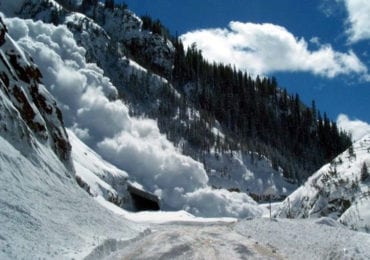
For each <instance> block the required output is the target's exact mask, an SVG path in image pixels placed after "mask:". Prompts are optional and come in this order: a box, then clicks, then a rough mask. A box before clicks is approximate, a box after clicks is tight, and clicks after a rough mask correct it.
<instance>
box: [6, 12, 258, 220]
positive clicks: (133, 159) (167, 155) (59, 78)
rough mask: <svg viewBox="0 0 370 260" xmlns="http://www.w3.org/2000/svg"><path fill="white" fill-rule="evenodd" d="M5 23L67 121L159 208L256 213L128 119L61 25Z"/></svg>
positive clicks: (144, 125)
mask: <svg viewBox="0 0 370 260" xmlns="http://www.w3.org/2000/svg"><path fill="white" fill-rule="evenodd" d="M6 23H7V24H8V27H9V34H10V35H12V36H14V37H15V41H16V42H17V43H18V44H19V45H20V46H21V47H22V48H24V49H25V50H27V52H29V53H30V55H31V56H32V57H33V58H34V60H35V63H36V64H37V65H38V67H39V69H40V70H41V73H42V74H43V83H44V84H45V86H46V87H47V88H48V90H49V91H50V92H51V93H52V94H53V95H54V97H55V98H56V99H57V101H58V103H59V104H60V106H61V108H62V112H63V115H64V119H65V124H66V126H67V127H70V128H71V129H72V131H74V132H75V133H76V134H77V135H79V136H78V137H79V138H81V139H82V141H84V142H85V143H86V144H87V145H88V146H89V147H91V148H92V149H93V150H95V151H96V152H98V153H99V155H100V156H102V158H104V159H105V160H107V161H109V162H110V163H113V164H114V165H116V166H117V167H118V168H120V169H122V170H124V171H126V172H127V173H128V174H129V175H130V177H131V178H132V180H133V181H137V182H139V183H141V184H142V185H143V186H144V188H145V189H147V190H148V191H150V192H153V193H155V194H156V195H158V196H159V197H160V198H161V200H162V201H163V203H162V204H161V206H162V207H163V208H164V209H171V210H181V209H189V210H191V213H194V214H200V216H220V215H223V216H229V217H238V216H240V217H245V216H249V214H257V215H258V214H259V213H260V210H259V209H258V208H256V204H255V203H254V202H253V201H252V200H251V199H250V198H248V196H247V195H245V194H243V195H241V194H236V193H231V192H227V191H225V190H224V191H221V192H220V191H212V190H211V189H209V188H208V185H207V184H208V176H207V174H206V172H205V170H204V168H203V165H202V164H201V163H199V162H197V161H195V160H193V159H191V158H190V157H187V156H184V155H181V154H180V153H179V151H178V150H177V149H176V147H174V146H173V144H172V143H170V142H169V141H168V140H167V139H166V137H165V136H164V135H162V134H161V133H160V131H159V129H158V126H157V123H156V122H155V121H153V120H149V119H140V118H134V117H130V115H129V113H128V108H127V106H126V105H125V104H124V103H123V102H122V101H120V100H115V99H112V98H111V97H112V96H114V95H115V94H116V93H117V90H116V89H115V87H114V86H113V85H112V83H111V82H110V80H109V79H108V78H106V77H105V76H104V75H103V71H102V70H101V69H99V68H98V67H97V66H96V65H95V64H91V63H87V62H86V60H85V57H84V55H85V53H86V52H85V50H84V49H83V48H82V47H79V46H78V45H77V43H76V42H75V40H74V38H73V34H72V33H71V32H70V31H69V30H68V29H67V27H66V26H54V25H50V24H44V23H42V22H40V21H38V22H33V21H31V20H22V19H19V18H10V19H6ZM80 166H81V165H77V167H78V169H79V170H80V172H81V173H83V172H84V171H83V170H82V169H81V167H80ZM86 179H87V178H86ZM90 181H94V180H91V179H90ZM96 181H97V180H95V181H94V182H95V183H96ZM100 186H102V185H100ZM105 188H106V189H109V187H107V186H105ZM95 189H97V187H95ZM197 190H199V191H200V192H196V191H197ZM212 193H213V194H212ZM202 197H203V198H202ZM206 197H212V198H213V199H215V200H216V201H213V202H214V203H215V204H217V203H218V202H219V204H218V205H219V206H218V207H215V208H214V209H212V211H210V212H209V213H208V211H206V210H202V207H204V206H207V204H208V202H207V201H206V199H205V198H206ZM230 203H233V204H232V205H230ZM239 203H243V205H239ZM249 203H251V204H250V206H251V209H250V210H248V206H249ZM208 214H210V215H208Z"/></svg>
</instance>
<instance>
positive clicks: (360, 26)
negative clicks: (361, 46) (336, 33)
mask: <svg viewBox="0 0 370 260" xmlns="http://www.w3.org/2000/svg"><path fill="white" fill-rule="evenodd" d="M337 1H338V2H343V3H344V5H345V7H346V9H347V12H348V20H347V23H348V26H349V28H348V30H347V33H348V35H349V41H350V42H351V43H355V42H358V41H361V40H366V39H370V15H369V14H370V1H368V0H337Z"/></svg>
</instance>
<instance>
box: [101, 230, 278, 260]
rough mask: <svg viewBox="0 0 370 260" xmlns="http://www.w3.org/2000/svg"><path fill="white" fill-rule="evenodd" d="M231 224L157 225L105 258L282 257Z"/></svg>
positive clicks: (274, 250) (271, 248)
mask: <svg viewBox="0 0 370 260" xmlns="http://www.w3.org/2000/svg"><path fill="white" fill-rule="evenodd" d="M234 225H235V224H234V223H232V224H194V223H193V224H185V225H184V224H181V225H178V224H166V225H156V226H153V227H152V230H151V232H150V233H149V234H148V235H145V236H142V237H141V238H139V239H136V240H134V241H132V242H130V243H127V244H126V245H125V246H124V247H123V248H120V249H119V250H118V251H115V252H114V253H113V254H111V255H110V256H109V257H108V258H107V259H125V260H126V259H283V257H282V256H281V255H279V254H278V252H276V249H274V248H273V247H271V246H263V245H261V244H259V243H258V242H257V241H254V240H253V239H252V238H251V237H245V236H242V235H240V234H239V233H237V232H236V231H235V230H234V228H233V227H234Z"/></svg>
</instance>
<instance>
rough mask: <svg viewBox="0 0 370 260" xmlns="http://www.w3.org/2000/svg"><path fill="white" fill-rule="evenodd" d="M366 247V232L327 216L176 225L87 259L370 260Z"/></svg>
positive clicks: (368, 240)
mask: <svg viewBox="0 0 370 260" xmlns="http://www.w3.org/2000/svg"><path fill="white" fill-rule="evenodd" d="M108 244H109V243H108ZM369 245H370V235H369V234H366V233H362V232H354V231H351V230H349V229H347V228H345V227H343V226H341V225H340V224H339V223H337V222H335V221H334V220H332V219H328V218H321V219H311V220H310V219H307V220H289V219H274V220H273V221H270V220H269V219H266V218H262V219H253V220H240V221H238V222H233V223H220V222H216V223H194V222H189V223H184V222H182V223H180V222H176V223H167V224H160V225H158V224H152V225H150V232H145V233H144V234H142V235H140V236H139V237H137V238H135V239H133V240H131V241H130V242H127V241H126V242H124V241H123V242H122V243H119V244H117V245H115V246H113V247H110V248H108V247H105V248H104V247H103V248H102V249H104V250H97V253H98V254H95V255H93V257H88V258H87V259H125V260H126V259H171V260H172V259H294V260H295V259H309V260H313V259H370V252H369V250H368V249H369Z"/></svg>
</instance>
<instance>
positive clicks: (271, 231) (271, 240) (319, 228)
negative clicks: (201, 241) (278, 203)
mask: <svg viewBox="0 0 370 260" xmlns="http://www.w3.org/2000/svg"><path fill="white" fill-rule="evenodd" d="M235 229H236V231H237V232H238V233H240V234H242V235H243V236H246V237H250V238H251V239H253V240H255V241H256V242H257V243H258V244H261V245H264V246H267V247H270V248H271V249H272V250H274V251H275V252H276V254H278V255H281V256H282V258H283V259H369V258H370V251H369V244H370V235H369V234H365V233H360V232H354V231H350V230H348V229H346V228H344V227H342V226H340V225H339V224H338V226H335V224H333V221H332V220H331V219H327V218H322V219H318V220H315V219H313V220H309V219H308V220H302V219H300V220H290V219H273V220H272V221H270V220H269V219H265V218H261V219H253V220H243V221H241V222H240V223H238V224H237V225H236V228H235Z"/></svg>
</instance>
